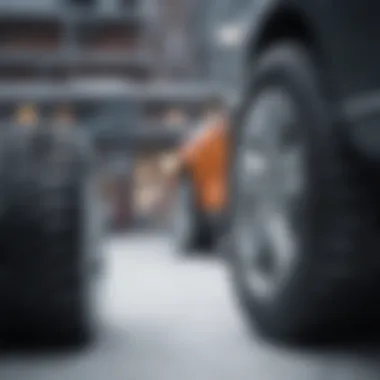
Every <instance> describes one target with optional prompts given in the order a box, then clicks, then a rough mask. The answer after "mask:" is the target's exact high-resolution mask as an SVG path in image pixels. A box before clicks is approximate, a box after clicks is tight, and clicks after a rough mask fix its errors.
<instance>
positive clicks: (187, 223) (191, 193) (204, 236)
mask: <svg viewBox="0 0 380 380" xmlns="http://www.w3.org/2000/svg"><path fill="white" fill-rule="evenodd" d="M177 190H178V191H177V194H176V199H175V204H174V215H173V218H172V229H173V235H174V240H175V246H176V249H177V250H178V251H179V252H180V253H182V254H186V255H187V254H189V253H191V252H194V251H197V250H203V249H209V248H210V246H211V232H210V228H209V227H208V226H207V222H206V217H205V216H204V215H203V214H202V212H201V211H200V209H199V206H198V202H197V197H196V193H195V189H194V185H193V182H192V180H191V178H190V177H189V176H187V175H182V176H181V178H180V180H179V184H178V188H177Z"/></svg>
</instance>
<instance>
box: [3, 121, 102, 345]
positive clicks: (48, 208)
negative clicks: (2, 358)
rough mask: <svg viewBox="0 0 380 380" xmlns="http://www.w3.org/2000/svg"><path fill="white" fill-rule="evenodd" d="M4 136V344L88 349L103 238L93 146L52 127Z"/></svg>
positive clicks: (76, 134) (75, 133)
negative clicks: (83, 346)
mask: <svg viewBox="0 0 380 380" xmlns="http://www.w3.org/2000/svg"><path fill="white" fill-rule="evenodd" d="M0 135H1V139H0V140H1V141H0V144H1V148H0V185H1V193H0V195H1V207H0V302H1V313H0V339H1V340H2V341H3V342H4V343H5V344H8V343H14V342H16V343H19V342H20V343H21V342H22V343H33V344H34V343H38V344H39V343H42V344H45V343H47V344H49V345H50V344H53V345H56V344H57V345H62V344H65V345H66V344H69V345H72V344H75V345H77V344H82V343H85V342H88V341H89V340H91V339H92V338H93V336H94V333H95V322H96V313H95V312H96V302H95V301H96V282H97V280H96V276H94V269H95V268H96V267H99V264H100V262H99V259H100V258H101V256H99V255H97V254H96V253H97V252H96V250H97V249H100V248H99V247H100V245H98V246H97V247H94V245H95V244H94V243H97V242H98V240H97V239H98V238H99V237H101V232H102V221H101V212H99V206H100V204H99V202H98V200H99V198H98V196H97V192H96V190H97V188H99V187H97V186H96V178H97V176H96V171H95V166H94V158H93V154H92V151H91V147H90V144H89V141H88V139H87V138H86V137H85V136H84V135H80V134H79V132H78V131H75V130H65V131H53V130H51V129H49V128H48V126H40V127H39V128H37V129H35V130H22V129H18V128H10V129H9V130H3V131H2V132H1V134H0ZM94 212H97V214H96V215H93V214H92V213H94ZM89 221H91V223H89ZM98 253H100V252H98Z"/></svg>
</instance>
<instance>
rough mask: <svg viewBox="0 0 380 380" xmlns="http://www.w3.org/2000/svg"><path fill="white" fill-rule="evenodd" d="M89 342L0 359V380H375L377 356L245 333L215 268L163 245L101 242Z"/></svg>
mask: <svg viewBox="0 0 380 380" xmlns="http://www.w3.org/2000/svg"><path fill="white" fill-rule="evenodd" d="M106 249H107V258H108V261H107V266H106V276H105V279H104V281H103V283H102V285H101V293H100V296H101V297H100V309H99V310H100V315H101V320H102V324H101V326H100V336H99V339H98V341H97V343H96V344H95V345H94V346H93V347H90V348H88V349H86V350H83V351H80V352H71V353H69V352H66V353H49V354H46V353H45V354H43V353H35V354H31V353H26V354H25V353H20V352H12V353H8V354H5V353H4V354H2V355H1V356H0V380H87V379H88V380H90V379H91V380H92V379H93V380H98V379H99V380H100V379H104V380H235V379H236V380H237V379H239V380H245V379H247V380H248V379H249V380H253V379H257V380H287V379H289V380H298V379H299V380H329V379H342V380H372V379H376V380H378V379H379V378H380V349H374V348H372V349H368V350H366V351H363V352H361V353H359V352H356V351H357V350H355V349H350V350H348V349H344V350H342V349H341V350H333V349H330V350H328V349H324V350H318V351H310V350H309V351H302V350H300V349H289V348H283V347H276V346H273V345H271V344H269V343H266V342H263V341H262V340H261V339H260V338H259V337H257V336H254V335H253V334H250V333H249V332H248V331H247V329H246V327H245V324H244V322H243V321H242V319H241V317H240V314H239V312H238V309H237V306H236V305H235V304H234V302H233V297H232V295H231V291H230V288H229V284H228V277H227V275H226V273H225V271H224V267H223V264H222V262H221V261H220V260H216V259H213V258H212V257H202V255H199V256H197V255H195V257H194V258H191V259H184V258H181V257H180V255H179V254H178V253H177V252H175V250H174V249H173V248H172V246H171V244H170V240H169V239H167V238H165V237H163V236H158V235H148V234H140V235H139V234H136V235H133V236H124V237H117V238H113V239H110V240H109V241H108V242H107V243H106Z"/></svg>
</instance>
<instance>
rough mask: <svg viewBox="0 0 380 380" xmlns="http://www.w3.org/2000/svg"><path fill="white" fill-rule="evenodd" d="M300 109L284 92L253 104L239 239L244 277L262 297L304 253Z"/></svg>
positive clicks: (243, 148)
mask: <svg viewBox="0 0 380 380" xmlns="http://www.w3.org/2000/svg"><path fill="white" fill-rule="evenodd" d="M297 116H298V115H297V108H296V106H295V104H294V102H293V100H292V99H291V98H290V96H289V95H287V94H286V93H285V92H283V91H279V90H278V89H273V90H267V91H266V92H265V93H262V94H261V95H260V96H259V97H258V98H257V100H256V101H255V102H254V103H253V104H252V107H251V109H250V110H249V112H248V117H247V119H246V120H247V122H246V124H245V125H244V127H243V131H242V134H241V140H240V147H239V149H238V160H237V198H238V201H237V207H236V211H235V212H236V214H235V217H236V221H235V227H236V231H235V233H236V239H237V244H238V249H237V251H238V253H237V255H238V257H239V264H240V265H241V269H242V271H243V272H244V279H245V283H246V285H247V286H248V287H249V289H250V291H251V292H252V293H253V294H254V295H255V296H256V297H258V298H261V299H266V300H269V299H271V298H273V297H274V296H275V294H276V293H277V292H278V291H279V289H281V285H282V284H283V283H284V281H285V280H286V279H287V278H288V276H289V274H290V268H291V267H292V263H294V261H295V258H296V257H297V255H298V254H299V246H298V240H297V238H296V228H297V227H296V223H295V216H296V215H297V208H299V205H300V202H301V201H302V194H303V191H304V186H305V175H304V158H305V157H304V146H303V139H302V136H301V133H300V129H299V123H298V120H297V119H298V117H297Z"/></svg>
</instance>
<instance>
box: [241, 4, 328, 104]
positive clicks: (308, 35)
mask: <svg viewBox="0 0 380 380" xmlns="http://www.w3.org/2000/svg"><path fill="white" fill-rule="evenodd" d="M309 8H310V7H306V8H305V9H304V8H301V7H299V6H296V5H294V4H293V3H286V4H285V3H284V2H282V1H278V2H276V5H275V6H274V7H272V8H271V9H270V10H269V11H267V12H265V15H264V16H263V17H262V18H261V20H260V21H259V22H258V23H257V25H256V26H255V27H254V28H253V29H254V30H252V31H251V33H250V36H249V38H248V41H247V45H246V52H245V54H246V62H245V65H246V68H247V70H248V72H249V71H251V70H252V67H254V64H255V62H256V60H257V59H258V57H259V56H260V55H261V54H262V53H263V52H264V51H265V50H267V49H268V48H269V47H271V46H272V45H274V44H277V43H280V42H282V41H288V42H289V41H292V42H295V43H299V44H300V45H302V46H303V47H305V48H306V49H308V51H309V54H310V55H311V56H312V59H313V60H314V61H315V63H316V65H317V67H318V68H319V71H320V75H321V79H322V81H323V87H324V89H325V91H326V92H327V93H328V94H329V97H331V98H335V90H334V85H333V83H334V81H333V79H332V78H333V76H332V74H331V69H330V64H329V62H328V59H327V54H326V51H325V49H324V45H325V44H324V43H323V39H322V38H321V35H322V34H321V33H320V31H319V26H318V25H317V22H316V18H317V16H315V15H314V14H313V12H312V11H309V10H308V9H309Z"/></svg>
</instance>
